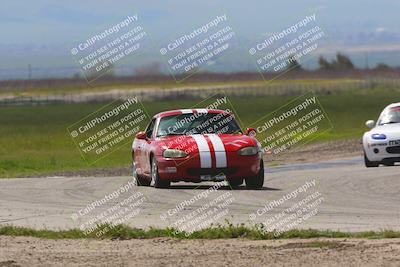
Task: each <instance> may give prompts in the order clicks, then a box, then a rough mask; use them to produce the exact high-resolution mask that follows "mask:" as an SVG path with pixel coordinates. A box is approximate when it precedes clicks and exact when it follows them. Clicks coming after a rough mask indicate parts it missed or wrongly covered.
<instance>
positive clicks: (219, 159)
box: [207, 134, 227, 168]
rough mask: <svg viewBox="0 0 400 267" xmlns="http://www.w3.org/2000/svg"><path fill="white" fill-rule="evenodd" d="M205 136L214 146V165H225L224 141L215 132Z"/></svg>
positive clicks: (221, 166)
mask: <svg viewBox="0 0 400 267" xmlns="http://www.w3.org/2000/svg"><path fill="white" fill-rule="evenodd" d="M207 136H208V138H210V141H211V143H212V145H213V147H214V151H215V164H216V167H217V168H225V167H227V161H226V151H225V147H224V143H223V142H222V140H221V138H220V137H219V136H218V135H215V134H208V135H207Z"/></svg>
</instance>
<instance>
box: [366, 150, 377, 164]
mask: <svg viewBox="0 0 400 267" xmlns="http://www.w3.org/2000/svg"><path fill="white" fill-rule="evenodd" d="M364 162H365V167H367V168H374V167H379V162H377V161H370V160H369V159H368V157H367V154H366V153H365V152H364Z"/></svg>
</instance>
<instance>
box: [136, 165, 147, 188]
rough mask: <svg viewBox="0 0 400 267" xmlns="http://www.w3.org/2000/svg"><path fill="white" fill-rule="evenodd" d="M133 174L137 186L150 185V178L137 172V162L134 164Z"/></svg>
mask: <svg viewBox="0 0 400 267" xmlns="http://www.w3.org/2000/svg"><path fill="white" fill-rule="evenodd" d="M132 175H133V179H134V180H135V183H136V185H137V186H149V185H150V180H149V179H146V178H144V177H142V176H140V175H139V174H137V171H136V167H135V162H134V163H133V164H132Z"/></svg>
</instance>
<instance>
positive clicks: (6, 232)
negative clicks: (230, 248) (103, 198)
mask: <svg viewBox="0 0 400 267" xmlns="http://www.w3.org/2000/svg"><path fill="white" fill-rule="evenodd" d="M107 227H108V231H105V233H104V234H101V235H98V234H96V233H99V232H100V231H101V230H104V229H107ZM0 236H32V237H38V238H48V239H63V238H69V239H81V238H96V239H148V238H157V237H173V238H177V239H227V238H246V239H254V240H269V239H291V238H303V239H307V238H368V239H381V238H400V232H397V231H389V230H386V231H379V232H374V231H369V232H356V233H350V232H338V231H320V230H313V229H308V230H290V231H287V232H283V233H281V234H280V235H276V234H275V233H274V232H265V231H264V230H263V228H262V227H260V226H254V227H246V226H244V225H236V226H234V225H232V224H228V225H224V226H222V225H217V226H211V227H209V228H206V229H203V230H200V231H196V232H192V233H185V232H177V231H175V230H174V229H172V228H166V229H158V228H149V229H147V230H143V229H138V228H131V227H129V226H124V225H117V226H114V227H111V226H110V225H102V226H100V227H99V228H98V230H97V231H93V232H92V233H90V234H85V233H84V232H82V231H81V230H79V229H71V230H64V231H53V230H35V229H30V228H25V227H16V226H1V227H0ZM325 243H326V242H325ZM325 243H314V244H313V243H311V244H310V245H309V246H310V247H324V246H325V247H326V246H330V245H331V244H325Z"/></svg>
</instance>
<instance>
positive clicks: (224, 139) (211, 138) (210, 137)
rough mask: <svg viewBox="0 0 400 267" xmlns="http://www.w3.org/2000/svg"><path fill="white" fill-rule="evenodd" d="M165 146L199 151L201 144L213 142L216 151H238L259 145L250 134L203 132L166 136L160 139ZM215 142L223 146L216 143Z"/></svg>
mask: <svg viewBox="0 0 400 267" xmlns="http://www.w3.org/2000/svg"><path fill="white" fill-rule="evenodd" d="M159 141H160V142H162V145H163V146H164V148H169V149H179V150H184V151H191V150H193V151H197V150H198V147H199V146H204V145H205V144H206V143H205V142H207V145H208V147H210V145H211V144H212V146H213V150H214V151H227V152H229V151H238V150H239V149H241V148H243V147H248V146H257V141H256V140H255V139H254V138H253V137H250V136H247V135H242V134H203V135H180V136H165V137H162V138H160V139H159ZM214 143H217V144H221V143H222V145H223V146H221V145H220V146H218V145H215V146H214Z"/></svg>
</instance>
